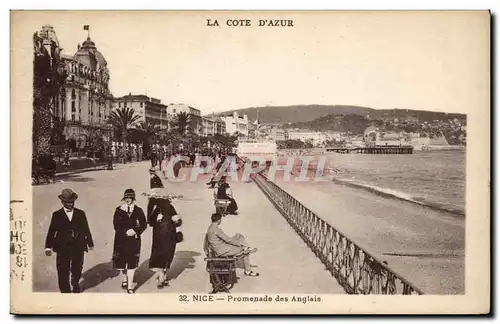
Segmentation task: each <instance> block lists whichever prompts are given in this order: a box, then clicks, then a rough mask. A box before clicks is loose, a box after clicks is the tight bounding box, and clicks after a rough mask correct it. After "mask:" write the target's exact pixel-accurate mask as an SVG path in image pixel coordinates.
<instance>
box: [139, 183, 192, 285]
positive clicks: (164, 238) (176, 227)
mask: <svg viewBox="0 0 500 324" xmlns="http://www.w3.org/2000/svg"><path fill="white" fill-rule="evenodd" d="M146 195H147V196H149V203H148V224H149V226H151V227H152V228H153V242H152V246H151V257H150V258H149V268H150V269H151V270H153V271H154V272H156V279H157V286H158V288H162V287H164V286H166V285H168V272H169V270H170V266H171V264H172V260H173V259H174V254H175V248H176V245H177V243H179V242H181V241H182V239H183V237H182V232H181V231H180V226H181V218H180V216H179V215H178V214H177V211H176V210H175V208H174V206H173V205H172V204H171V199H173V196H172V195H170V194H169V193H167V192H166V191H165V189H162V188H155V189H151V191H150V192H149V193H146Z"/></svg>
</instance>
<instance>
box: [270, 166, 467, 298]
mask: <svg viewBox="0 0 500 324" xmlns="http://www.w3.org/2000/svg"><path fill="white" fill-rule="evenodd" d="M281 173H282V172H281ZM276 183H277V184H278V185H279V186H280V187H281V188H283V189H284V190H286V191H287V192H288V193H290V194H291V195H292V196H294V197H295V198H296V199H297V200H299V201H300V202H301V203H302V204H304V205H305V206H306V207H308V208H309V209H311V210H312V211H313V212H315V213H316V214H317V215H318V216H320V217H321V218H323V219H324V220H325V221H327V222H328V223H329V224H331V225H332V226H334V227H335V228H336V229H337V230H339V231H341V232H343V233H344V234H345V235H346V236H347V237H349V238H350V239H351V240H353V241H354V242H356V243H357V244H359V245H360V246H361V247H362V248H364V249H366V250H368V251H369V252H370V253H372V254H374V255H375V256H376V257H378V258H380V259H381V260H385V261H387V262H388V264H389V267H391V268H392V269H394V270H395V271H396V272H398V273H399V274H401V275H403V276H404V277H405V278H406V279H408V280H409V281H410V282H411V283H413V284H414V285H416V286H417V287H418V288H420V289H421V290H423V291H424V293H426V294H463V293H464V289H465V288H464V281H465V277H464V276H465V259H464V254H465V251H464V250H465V219H464V218H461V217H457V216H456V215H452V214H449V213H446V212H441V211H436V210H432V209H430V208H427V207H423V206H418V205H415V204H412V203H409V202H404V201H400V200H395V199H390V198H385V197H381V196H378V195H375V194H373V193H370V192H366V191H364V190H360V189H354V188H350V187H347V186H344V185H340V184H335V183H333V182H311V181H309V182H300V183H299V182H295V181H284V180H283V178H282V177H279V173H278V177H277V179H276Z"/></svg>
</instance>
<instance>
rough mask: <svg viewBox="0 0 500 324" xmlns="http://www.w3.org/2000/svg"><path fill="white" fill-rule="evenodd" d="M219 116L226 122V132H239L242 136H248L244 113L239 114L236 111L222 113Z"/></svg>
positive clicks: (247, 125)
mask: <svg viewBox="0 0 500 324" xmlns="http://www.w3.org/2000/svg"><path fill="white" fill-rule="evenodd" d="M220 118H221V119H222V120H223V121H224V122H225V123H226V132H227V133H229V134H230V135H235V134H236V133H239V134H240V135H242V136H246V137H248V135H249V134H248V130H249V121H248V116H247V115H246V114H245V115H243V116H240V115H238V113H237V112H233V113H232V114H229V115H222V116H220Z"/></svg>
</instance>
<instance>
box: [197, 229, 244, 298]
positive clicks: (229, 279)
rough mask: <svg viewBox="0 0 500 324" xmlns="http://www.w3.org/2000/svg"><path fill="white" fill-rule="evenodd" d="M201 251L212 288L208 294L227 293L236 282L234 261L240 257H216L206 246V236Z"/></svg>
mask: <svg viewBox="0 0 500 324" xmlns="http://www.w3.org/2000/svg"><path fill="white" fill-rule="evenodd" d="M203 250H204V251H205V255H206V258H205V261H206V262H207V272H208V275H209V278H210V283H211V284H212V288H213V289H212V291H211V292H210V293H211V294H215V293H218V292H226V293H229V290H230V289H232V288H233V287H234V284H235V283H237V282H238V277H237V276H236V261H238V260H239V259H240V257H239V256H234V257H232V256H231V257H218V256H216V255H215V253H214V252H213V251H212V250H211V249H210V247H209V245H208V237H207V236H206V235H205V240H204V241H203Z"/></svg>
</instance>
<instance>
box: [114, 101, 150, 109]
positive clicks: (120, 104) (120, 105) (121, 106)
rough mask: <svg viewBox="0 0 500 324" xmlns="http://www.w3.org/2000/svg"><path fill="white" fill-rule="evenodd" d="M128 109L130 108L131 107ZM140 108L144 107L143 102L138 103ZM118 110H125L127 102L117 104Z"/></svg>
mask: <svg viewBox="0 0 500 324" xmlns="http://www.w3.org/2000/svg"><path fill="white" fill-rule="evenodd" d="M130 107H131V108H132V105H131V106H130ZM140 107H141V108H143V107H144V102H140ZM118 108H127V102H118Z"/></svg>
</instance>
